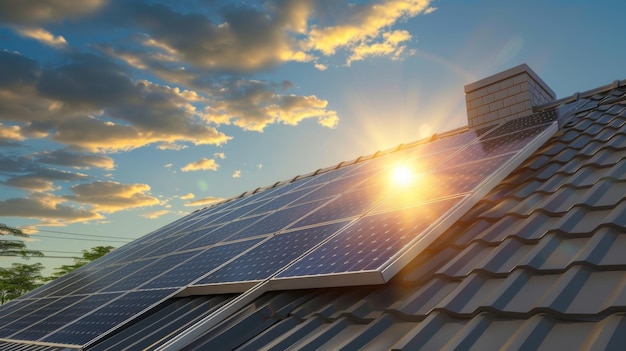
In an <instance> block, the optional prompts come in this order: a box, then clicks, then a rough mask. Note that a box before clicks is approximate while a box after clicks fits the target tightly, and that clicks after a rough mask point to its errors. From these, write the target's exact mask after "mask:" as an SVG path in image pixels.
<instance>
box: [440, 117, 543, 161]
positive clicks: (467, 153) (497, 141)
mask: <svg viewBox="0 0 626 351" xmlns="http://www.w3.org/2000/svg"><path fill="white" fill-rule="evenodd" d="M547 127H548V126H538V127H534V128H530V129H526V130H522V131H519V132H514V133H511V134H506V135H503V136H499V137H497V138H490V139H486V140H480V141H479V142H476V143H474V144H471V145H470V146H468V147H467V148H466V149H464V150H463V152H461V153H459V154H457V155H456V156H454V157H452V159H450V160H449V161H448V162H449V163H450V164H460V163H465V162H470V161H477V160H482V159H486V158H489V157H493V156H497V155H502V154H506V153H510V152H516V151H518V150H520V149H522V148H524V147H525V146H526V145H528V143H529V141H530V140H532V139H533V138H535V137H536V136H537V135H538V134H539V133H541V132H543V131H544V130H545V129H546V128H547Z"/></svg>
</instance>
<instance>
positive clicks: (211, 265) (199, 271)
mask: <svg viewBox="0 0 626 351" xmlns="http://www.w3.org/2000/svg"><path fill="white" fill-rule="evenodd" d="M259 241H260V239H254V240H247V241H240V242H235V243H232V244H226V245H221V246H214V247H212V248H210V249H207V250H204V251H202V252H201V253H200V254H199V255H196V256H195V257H193V258H192V259H190V260H188V261H186V262H185V264H183V265H180V266H179V267H177V268H176V269H174V270H170V271H167V272H165V273H164V274H162V275H160V276H159V277H157V278H156V279H154V280H152V281H150V282H148V283H147V284H145V285H142V286H141V287H140V288H141V289H152V288H168V287H182V286H186V285H188V284H190V283H192V282H193V281H195V280H196V279H198V278H200V277H202V276H204V275H205V274H207V273H209V272H210V271H212V270H213V269H215V268H217V267H219V266H220V265H222V264H224V263H225V262H226V261H228V260H230V259H232V258H234V257H236V256H237V255H240V254H242V253H243V252H245V251H246V250H247V249H249V248H251V247H252V246H253V245H255V244H257V243H258V242H259Z"/></svg>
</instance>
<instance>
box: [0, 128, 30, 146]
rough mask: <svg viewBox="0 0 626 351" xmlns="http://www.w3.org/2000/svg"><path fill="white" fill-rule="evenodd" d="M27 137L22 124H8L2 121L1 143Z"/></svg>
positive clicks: (0, 129)
mask: <svg viewBox="0 0 626 351" xmlns="http://www.w3.org/2000/svg"><path fill="white" fill-rule="evenodd" d="M25 139H26V137H24V135H22V128H21V127H20V126H7V125H4V124H2V123H0V145H2V144H5V143H6V144H8V143H13V142H18V141H24V140H25Z"/></svg>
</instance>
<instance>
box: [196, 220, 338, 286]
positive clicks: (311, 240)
mask: <svg viewBox="0 0 626 351" xmlns="http://www.w3.org/2000/svg"><path fill="white" fill-rule="evenodd" d="M346 223H347V222H340V223H334V224H330V225H324V226H319V227H313V228H307V229H301V230H297V231H293V232H289V233H285V234H280V235H275V236H273V237H272V238H270V239H269V240H267V241H265V242H263V243H262V244H261V245H259V246H257V247H255V248H254V249H252V250H250V251H249V252H248V253H246V254H245V255H242V256H240V257H238V258H237V259H236V260H234V261H233V262H231V263H229V264H227V265H226V266H224V267H222V268H220V269H219V270H217V271H215V272H214V273H211V274H210V275H209V276H207V277H205V278H203V279H201V280H200V281H198V282H197V283H195V285H201V284H211V283H224V282H241V281H253V280H262V279H267V278H269V277H270V276H271V275H272V274H274V273H276V272H277V271H278V270H279V269H281V268H283V267H285V266H286V265H287V264H288V263H290V262H291V261H292V260H294V259H295V258H297V257H298V256H300V255H302V254H303V253H304V252H306V251H307V250H309V249H310V248H312V247H314V246H315V245H317V244H319V243H321V242H322V241H323V240H325V239H327V238H328V237H330V236H331V235H332V234H334V233H335V232H336V231H338V230H339V229H341V227H343V226H345V225H346Z"/></svg>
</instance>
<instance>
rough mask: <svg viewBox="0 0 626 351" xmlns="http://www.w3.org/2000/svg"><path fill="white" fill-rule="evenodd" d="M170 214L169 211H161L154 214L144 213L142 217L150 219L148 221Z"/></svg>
mask: <svg viewBox="0 0 626 351" xmlns="http://www.w3.org/2000/svg"><path fill="white" fill-rule="evenodd" d="M168 213H170V211H168V210H160V211H153V212H148V213H144V214H142V215H141V216H142V217H144V218H148V219H157V218H159V217H161V216H163V215H166V214H168Z"/></svg>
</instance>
